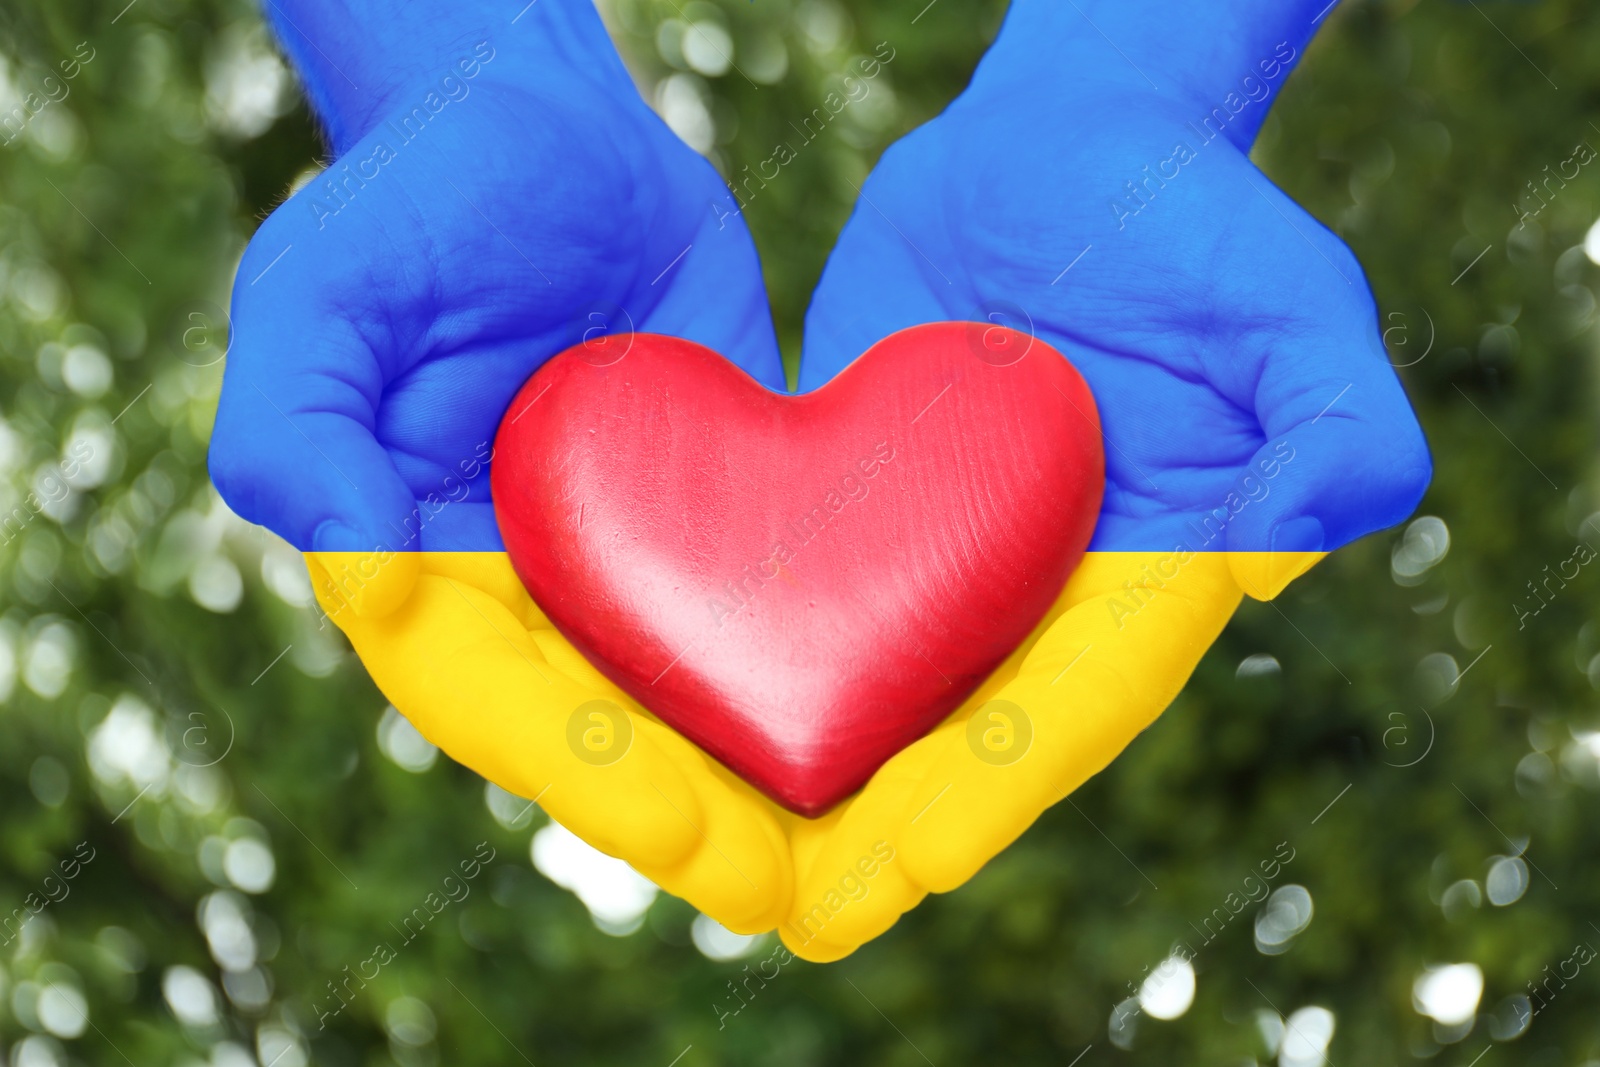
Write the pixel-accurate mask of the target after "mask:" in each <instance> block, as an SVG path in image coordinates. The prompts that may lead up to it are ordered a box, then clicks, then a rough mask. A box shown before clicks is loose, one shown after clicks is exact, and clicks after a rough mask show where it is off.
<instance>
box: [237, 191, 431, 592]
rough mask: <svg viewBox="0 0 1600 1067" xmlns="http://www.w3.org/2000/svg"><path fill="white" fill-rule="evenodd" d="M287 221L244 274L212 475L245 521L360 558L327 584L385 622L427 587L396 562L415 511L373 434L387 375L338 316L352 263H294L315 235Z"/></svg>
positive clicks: (306, 255)
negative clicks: (335, 296) (342, 274)
mask: <svg viewBox="0 0 1600 1067" xmlns="http://www.w3.org/2000/svg"><path fill="white" fill-rule="evenodd" d="M277 219H278V216H274V218H273V220H269V222H268V224H267V225H264V226H263V227H262V230H261V232H260V233H259V234H258V235H257V237H256V239H255V240H254V241H252V242H251V245H250V249H249V250H248V251H247V253H246V255H245V257H244V260H243V262H242V263H241V264H240V269H239V279H238V283H237V284H236V286H235V291H234V302H233V317H234V334H233V336H234V340H233V345H232V349H231V351H230V353H229V355H228V366H227V370H226V373H225V376H224V379H223V390H222V398H221V401H220V403H219V404H218V408H217V419H216V425H215V428H214V429H213V431H212V438H211V450H210V457H209V463H210V469H211V478H212V481H213V482H214V483H215V484H216V486H217V489H218V491H219V492H220V493H221V494H222V496H223V499H225V500H226V501H227V502H228V505H229V506H230V507H231V508H233V510H234V511H235V512H236V513H238V514H239V515H241V516H243V517H244V518H246V519H248V520H250V521H251V522H256V523H260V524H262V525H264V526H267V527H269V528H271V529H272V530H273V531H275V532H276V533H278V534H280V535H281V536H282V537H284V538H285V539H286V540H288V541H289V542H290V543H291V544H293V545H295V546H296V547H297V548H300V549H302V550H317V551H321V552H330V553H341V554H347V555H341V556H339V557H337V558H330V559H329V561H328V563H327V566H326V571H327V574H328V577H329V578H330V580H331V581H332V582H333V584H334V586H335V588H336V589H337V591H338V593H339V596H340V597H341V599H342V600H343V601H344V602H345V603H347V604H349V605H351V606H352V607H353V608H354V609H355V610H356V611H357V612H358V613H362V614H374V615H381V614H384V613H386V612H388V611H392V610H394V608H395V607H396V606H398V605H399V604H400V602H401V601H403V600H404V599H405V596H406V594H407V592H408V591H409V589H410V586H411V583H412V582H413V581H414V580H415V577H416V567H415V561H414V560H407V559H405V558H403V557H400V556H398V555H397V554H396V553H394V552H392V551H387V550H389V549H392V548H394V547H397V546H398V544H399V543H401V542H402V541H403V539H402V538H399V537H397V535H396V533H395V531H396V530H399V529H401V528H403V525H404V523H405V521H406V518H407V517H408V516H409V515H410V513H411V511H412V510H413V509H414V508H415V501H414V499H413V497H412V494H411V493H410V491H409V490H408V489H407V488H406V486H405V483H404V482H403V481H402V480H401V478H400V475H399V473H398V472H397V471H396V469H395V466H394V462H393V460H392V459H391V458H390V456H389V453H388V452H387V451H385V449H384V448H383V446H382V445H381V444H379V442H378V441H377V439H376V438H375V437H374V433H373V427H374V425H375V418H376V415H375V413H376V409H377V404H378V400H379V397H380V396H381V395H382V392H383V386H384V381H383V375H382V373H381V370H380V367H379V360H378V358H377V357H376V355H375V354H374V352H373V350H372V348H371V346H370V344H369V342H368V339H367V338H365V337H363V336H362V334H361V333H360V332H359V331H358V329H357V328H356V326H355V325H354V324H353V322H352V321H350V320H349V318H347V317H346V314H345V313H346V311H348V310H350V309H336V308H331V307H329V305H328V294H329V293H330V292H335V293H336V292H340V291H342V290H343V288H344V286H343V281H342V279H338V278H336V277H334V276H333V275H332V274H330V271H332V270H333V269H334V268H333V266H332V264H334V263H336V262H340V261H341V257H339V256H337V255H330V254H329V253H328V252H327V250H326V248H324V250H323V251H320V252H319V253H318V255H317V256H315V257H313V256H312V255H311V252H310V250H309V249H307V250H305V251H302V252H301V258H299V259H295V258H292V257H293V256H294V253H295V252H296V251H298V249H296V248H295V247H294V246H295V244H296V242H297V239H300V238H302V237H303V236H304V235H303V234H301V233H299V232H297V227H296V226H295V225H294V224H293V222H292V220H288V219H286V220H285V221H284V222H282V223H281V224H276V225H275V224H274V222H275V221H276V220H277ZM352 221H354V220H352ZM324 236H325V237H327V235H324ZM327 239H328V240H330V241H333V240H335V238H332V237H328V238H327ZM300 243H302V244H304V243H305V242H304V241H303V240H302V241H301V242H300ZM358 262H359V257H355V258H352V259H345V260H342V263H343V269H344V270H347V271H353V270H356V269H357V268H356V267H354V266H353V264H355V263H358ZM358 554H359V555H358ZM380 556H381V559H380Z"/></svg>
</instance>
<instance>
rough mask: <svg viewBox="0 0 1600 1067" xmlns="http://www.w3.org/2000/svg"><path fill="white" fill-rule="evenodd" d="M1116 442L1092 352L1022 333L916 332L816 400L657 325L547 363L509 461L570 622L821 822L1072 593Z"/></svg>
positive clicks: (516, 500)
mask: <svg viewBox="0 0 1600 1067" xmlns="http://www.w3.org/2000/svg"><path fill="white" fill-rule="evenodd" d="M619 354H620V358H619ZM601 364H603V365H601ZM1100 441H1101V438H1100V423H1099V419H1098V416H1097V413H1096V410H1095V405H1094V400H1093V398H1092V397H1091V395H1090V393H1089V389H1088V386H1087V385H1085V384H1084V381H1083V379H1082V378H1081V377H1080V376H1079V375H1078V373H1077V371H1076V370H1074V369H1073V367H1072V365H1071V364H1069V363H1068V362H1067V361H1066V359H1064V358H1063V357H1062V356H1061V355H1060V354H1059V353H1058V352H1056V351H1055V350H1054V349H1052V348H1051V347H1050V346H1048V345H1046V344H1044V343H1043V342H1042V341H1038V340H1035V339H1030V338H1028V337H1026V336H1024V335H1022V334H1018V333H1014V332H1012V331H1009V330H1004V329H1001V328H997V327H990V326H982V325H974V324H967V323H937V324H934V325H929V326H919V327H916V328H914V329H909V330H905V331H902V332H900V333H897V334H895V335H893V336H892V337H889V338H887V339H885V340H883V341H881V342H879V343H878V344H876V345H874V346H873V347H872V348H871V349H870V350H868V351H867V353H866V354H865V355H863V356H861V357H860V358H859V359H857V360H856V361H855V362H854V363H852V364H851V365H850V366H849V367H847V368H846V369H845V370H844V371H843V372H842V373H840V374H839V375H838V376H837V377H836V378H834V379H833V381H831V382H829V383H828V384H827V385H825V386H823V387H822V388H821V389H818V390H816V391H815V392H812V393H807V394H804V395H800V396H789V395H783V394H778V393H773V392H771V391H769V390H767V389H765V388H763V387H762V386H761V385H759V384H757V383H756V382H755V381H754V380H753V379H752V378H750V377H748V376H747V375H746V374H745V373H744V372H743V371H741V370H740V369H738V368H737V367H735V366H734V365H733V364H732V363H730V362H728V361H727V360H726V359H724V358H722V357H721V356H719V355H718V354H717V353H715V352H713V351H711V350H709V349H707V348H703V347H701V346H699V345H696V344H693V343H690V342H687V341H682V340H678V339H675V338H670V337H660V336H655V335H649V334H635V335H632V336H629V337H622V338H619V337H611V338H608V339H607V340H606V342H605V344H604V345H596V346H593V347H586V346H583V345H580V346H578V347H576V348H573V349H570V350H568V351H567V352H564V353H562V354H561V355H559V356H557V357H556V358H555V359H553V360H551V361H550V362H549V363H548V364H546V365H545V367H544V368H543V369H541V370H540V371H539V372H538V373H536V374H535V375H534V376H533V377H532V378H531V379H529V381H528V383H527V385H526V386H524V387H523V389H522V391H521V393H520V394H519V395H518V396H517V398H516V400H515V401H513V403H512V404H511V406H510V408H509V409H508V410H507V413H506V416H505V420H504V421H503V422H502V424H501V426H500V431H499V436H498V438H497V439H496V442H495V453H494V463H493V467H492V475H491V479H492V487H493V493H494V502H495V512H496V515H497V518H498V520H499V524H500V530H501V533H502V535H503V536H504V538H505V543H506V548H507V549H508V551H509V552H510V556H511V561H512V563H513V565H514V566H515V567H516V570H517V573H518V574H519V575H520V576H521V578H522V581H523V583H524V584H525V585H526V586H527V588H528V591H529V593H531V594H532V596H533V599H534V601H535V602H536V603H537V604H538V605H539V606H540V608H542V609H543V610H544V612H545V614H546V615H548V616H549V618H550V620H551V622H553V623H554V624H555V625H556V626H557V627H558V628H559V629H560V630H561V632H562V633H563V634H565V635H566V637H567V638H568V639H569V640H570V641H571V642H572V644H573V645H574V646H575V647H576V648H577V649H578V650H579V651H580V652H581V653H582V654H583V655H584V656H585V657H586V658H588V660H589V661H590V662H591V663H593V664H594V665H595V666H596V667H597V668H599V670H600V671H601V672H602V673H604V674H605V675H606V676H607V677H608V678H610V679H611V680H612V681H614V682H616V683H617V685H618V686H620V687H621V688H622V689H624V690H625V691H626V692H628V693H629V694H630V695H632V696H633V697H634V698H635V699H636V700H638V701H639V703H640V704H642V705H644V706H645V707H646V708H649V709H650V710H651V711H652V712H654V713H655V714H656V715H657V716H659V717H660V718H661V720H662V721H663V722H665V723H667V724H668V725H670V726H672V727H673V728H674V729H676V730H678V731H679V732H680V733H682V734H683V735H684V736H686V737H688V738H689V739H690V740H691V741H693V742H695V743H696V744H697V745H699V746H700V747H701V748H703V749H704V750H705V751H707V752H709V753H710V754H711V755H713V756H715V757H716V758H717V759H719V760H721V761H722V763H723V764H725V765H726V766H727V767H729V768H731V769H732V770H733V771H734V772H735V773H737V774H738V775H740V776H741V777H742V778H744V779H745V780H746V781H748V782H750V783H751V784H752V785H754V786H755V787H757V788H758V789H760V790H761V791H762V792H764V793H766V794H767V795H768V796H770V797H771V798H772V799H774V800H776V801H777V802H778V803H780V804H782V805H783V806H784V807H786V808H789V809H790V810H792V811H796V812H799V813H800V814H803V815H808V816H810V815H816V814H820V813H821V812H823V811H825V810H826V809H827V808H829V807H830V806H832V805H833V804H835V803H836V802H838V801H839V800H841V799H843V798H844V797H846V796H848V795H849V794H850V793H852V792H854V791H855V790H856V789H858V788H860V786H861V785H862V784H864V783H865V782H866V780H867V779H868V778H870V777H871V776H872V774H873V772H874V771H876V770H877V769H878V767H879V766H881V765H882V764H883V763H884V761H885V760H887V759H888V758H889V757H891V756H893V755H894V754H895V753H896V752H898V751H900V750H901V749H902V748H904V747H905V746H906V745H909V744H910V743H911V742H913V741H915V740H917V738H919V737H921V736H922V735H923V734H925V733H927V732H928V731H929V730H930V729H932V728H933V727H934V726H935V725H937V724H938V723H939V722H940V721H941V720H942V719H943V718H945V716H947V715H948V714H949V713H950V712H951V711H952V710H954V709H955V708H956V707H957V706H958V705H959V704H960V703H961V702H962V700H964V699H965V698H966V697H967V696H968V695H969V694H970V693H971V692H972V691H973V690H974V689H975V688H976V687H977V686H978V685H979V684H980V683H981V682H982V681H983V680H984V678H985V677H987V676H988V675H989V674H990V673H991V672H992V671H993V670H994V669H995V668H996V667H997V666H998V665H999V664H1000V663H1001V661H1003V660H1004V659H1005V658H1006V656H1007V655H1009V654H1010V653H1011V652H1012V651H1013V650H1014V649H1015V648H1016V647H1017V645H1018V644H1019V643H1020V642H1021V641H1022V640H1023V638H1024V637H1026V636H1027V635H1028V633H1029V632H1030V631H1031V630H1032V629H1033V627H1034V626H1035V624H1037V623H1038V621H1039V619H1040V618H1041V617H1042V616H1043V615H1044V613H1045V612H1046V611H1047V610H1048V609H1049V607H1050V606H1051V604H1052V603H1054V601H1055V599H1056V597H1057V596H1058V595H1059V594H1060V592H1061V589H1062V587H1063V586H1064V585H1065V583H1066V580H1067V576H1068V575H1069V574H1070V573H1071V572H1072V570H1073V568H1074V567H1076V566H1077V563H1078V561H1079V560H1080V559H1081V558H1082V555H1083V552H1084V549H1085V548H1086V546H1087V545H1088V543H1089V537H1090V534H1091V533H1092V532H1093V529H1094V523H1095V518H1096V516H1097V515H1098V513H1099V510H1100V498H1101V494H1102V492H1103V489H1104V486H1105V460H1104V456H1103V454H1102V452H1101V447H1100Z"/></svg>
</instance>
